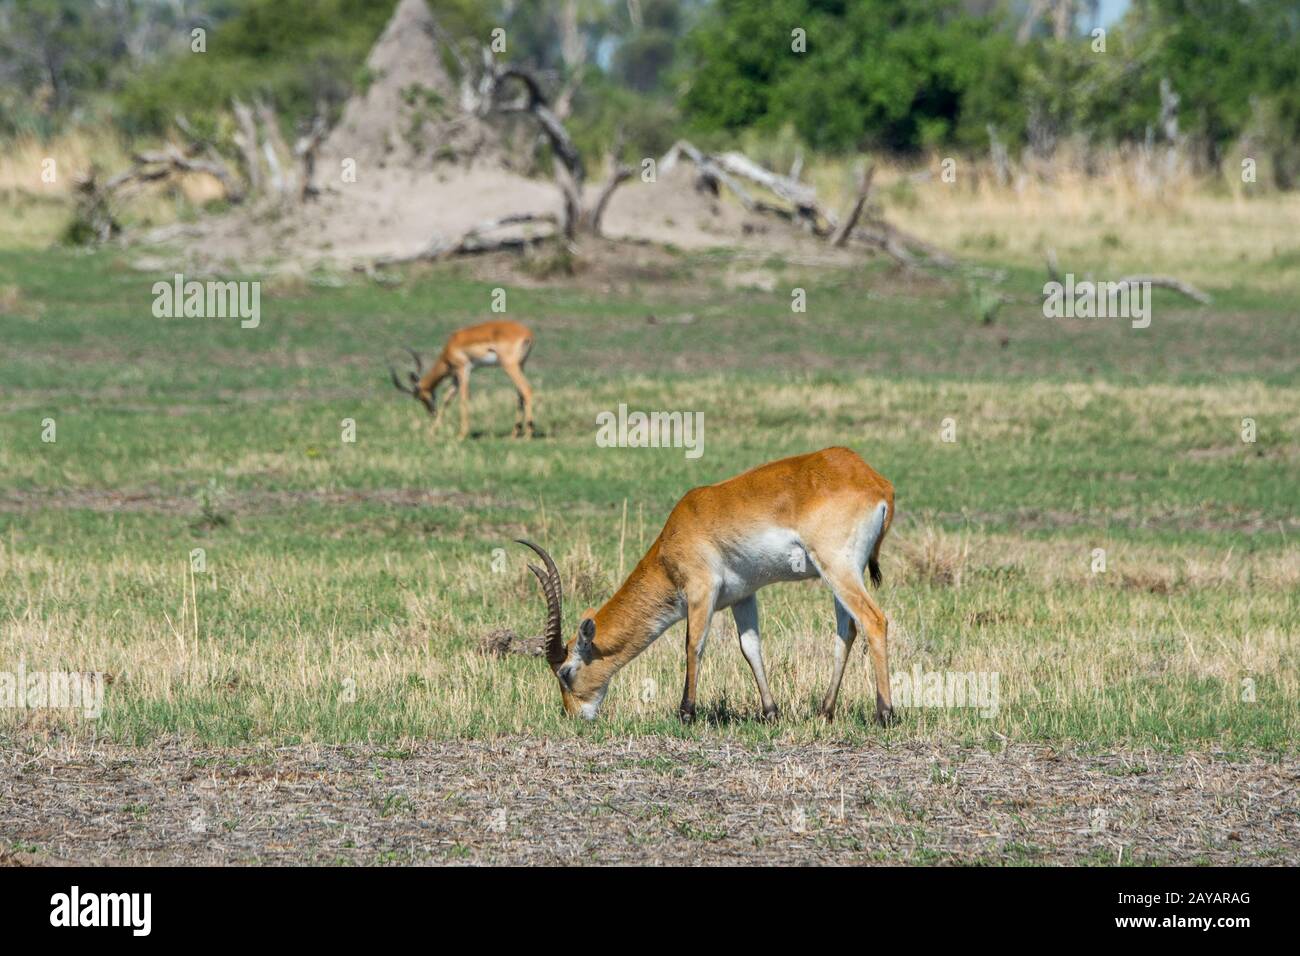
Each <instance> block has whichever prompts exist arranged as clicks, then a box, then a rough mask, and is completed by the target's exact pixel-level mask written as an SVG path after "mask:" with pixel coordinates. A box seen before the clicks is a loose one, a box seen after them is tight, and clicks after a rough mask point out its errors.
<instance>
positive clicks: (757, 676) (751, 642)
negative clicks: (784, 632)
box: [731, 594, 777, 720]
mask: <svg viewBox="0 0 1300 956" xmlns="http://www.w3.org/2000/svg"><path fill="white" fill-rule="evenodd" d="M731 616H732V617H734V618H735V619H736V634H737V636H739V638H740V652H741V653H742V654H744V655H745V660H746V661H748V662H749V669H750V670H751V671H753V672H754V683H756V684H758V697H759V699H760V700H761V701H762V702H763V719H764V720H776V714H777V710H776V701H775V700H773V699H772V692H771V691H770V690H769V689H768V687H767V672H766V671H765V670H764V668H763V645H762V642H761V641H760V640H759V636H758V598H757V597H755V596H754V595H752V594H751V595H750V596H749V597H747V598H745V600H743V601H741V602H739V603H737V604H734V605H732V608H731Z"/></svg>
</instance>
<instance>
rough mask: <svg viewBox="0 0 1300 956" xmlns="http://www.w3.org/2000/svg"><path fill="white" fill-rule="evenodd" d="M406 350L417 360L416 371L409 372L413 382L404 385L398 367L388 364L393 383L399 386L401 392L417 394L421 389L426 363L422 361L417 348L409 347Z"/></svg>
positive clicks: (408, 375) (408, 374)
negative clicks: (421, 379)
mask: <svg viewBox="0 0 1300 956" xmlns="http://www.w3.org/2000/svg"><path fill="white" fill-rule="evenodd" d="M406 351H408V352H409V353H411V358H413V359H414V360H415V371H414V372H408V373H407V377H408V378H410V380H411V384H410V385H403V384H402V382H401V380H400V379H399V378H398V377H397V369H395V368H393V367H392V366H391V365H390V366H388V374H389V375H391V376H392V378H393V384H394V385H396V386H397V390H398V391H399V392H405V393H406V394H408V395H417V394H419V390H420V378H421V376H423V375H424V363H423V362H421V361H420V356H419V355H418V354H417V353H416V351H415V349H407V350H406Z"/></svg>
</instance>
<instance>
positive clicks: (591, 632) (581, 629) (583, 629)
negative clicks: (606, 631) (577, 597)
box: [578, 617, 596, 657]
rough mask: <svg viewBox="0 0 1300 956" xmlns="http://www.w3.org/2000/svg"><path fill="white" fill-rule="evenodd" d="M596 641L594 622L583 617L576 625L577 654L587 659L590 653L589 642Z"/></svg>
mask: <svg viewBox="0 0 1300 956" xmlns="http://www.w3.org/2000/svg"><path fill="white" fill-rule="evenodd" d="M595 639H596V622H595V621H593V620H592V619H591V618H589V617H584V618H583V619H582V623H581V624H579V625H578V653H579V654H581V655H582V656H583V657H587V656H588V655H589V654H590V653H591V642H592V641H594V640H595Z"/></svg>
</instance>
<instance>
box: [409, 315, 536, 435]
mask: <svg viewBox="0 0 1300 956" xmlns="http://www.w3.org/2000/svg"><path fill="white" fill-rule="evenodd" d="M532 347H533V333H532V332H531V331H530V330H529V329H528V327H527V326H524V325H520V324H519V323H518V322H484V323H482V324H481V325H471V326H469V327H468V328H464V329H458V330H457V331H455V332H453V333H451V337H450V338H449V339H447V344H446V345H445V346H443V349H442V353H441V354H440V355H439V356H438V360H437V361H436V362H434V363H433V364H432V365H430V366H429V367H428V368H427V369H426V368H425V367H424V363H423V362H422V361H420V356H419V355H418V354H417V353H416V351H415V350H414V349H407V351H408V352H410V353H411V358H413V359H414V360H415V371H414V372H409V373H407V377H408V379H409V382H410V384H409V385H403V384H402V382H401V380H400V379H399V378H398V377H397V372H396V370H395V369H394V368H393V367H392V366H391V365H390V366H389V367H388V371H389V373H390V374H391V375H392V378H393V384H394V385H396V386H397V388H398V390H399V391H402V392H405V393H406V394H408V395H414V396H415V397H416V398H417V399H419V400H420V401H421V402H422V403H423V404H424V407H425V408H427V409H428V410H429V414H431V415H432V416H433V430H434V431H437V430H438V424H439V422H441V421H442V413H443V410H444V409H445V408H446V407H447V403H448V402H450V401H451V398H452V396H453V395H455V394H457V393H459V394H460V437H461V438H464V437H465V436H466V435H468V434H469V373H470V371H471V370H472V369H475V368H478V367H480V366H484V365H499V366H501V370H502V371H503V372H505V373H506V374H507V375H509V376H510V381H512V382H513V383H514V385H515V391H517V392H518V393H519V406H518V409H517V411H516V413H515V428H514V437H516V438H518V437H520V436H521V435H524V436H526V437H528V438H531V437H533V390H532V388H531V387H530V386H529V384H528V379H526V378H524V363H525V362H527V361H528V353H529V352H530V351H531V350H532ZM448 378H451V379H452V380H453V381H452V385H451V390H450V391H449V392H448V393H447V397H446V399H445V401H444V402H443V404H442V405H440V406H439V405H438V404H437V400H436V393H437V391H438V386H439V385H441V384H442V382H443V380H444V379H448Z"/></svg>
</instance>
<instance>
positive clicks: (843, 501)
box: [519, 448, 894, 724]
mask: <svg viewBox="0 0 1300 956" xmlns="http://www.w3.org/2000/svg"><path fill="white" fill-rule="evenodd" d="M893 518H894V487H893V485H891V484H890V483H889V482H888V481H887V480H886V479H884V478H883V477H881V476H880V475H879V474H877V473H876V472H875V471H874V470H873V469H872V468H871V466H870V465H868V464H867V463H866V462H865V461H863V460H862V459H861V458H859V457H858V456H857V455H856V454H855V453H854V452H852V451H850V450H849V449H847V448H826V449H823V450H822V451H817V452H813V453H812V454H808V455H799V456H798V457H795V458H783V459H781V460H780V461H774V462H771V463H770V464H767V465H763V466H761V467H759V468H755V469H753V470H752V471H747V472H745V473H744V474H742V475H737V476H736V477H735V478H731V479H729V480H727V481H723V482H719V483H718V484H716V485H707V486H705V487H702V488H695V489H693V490H691V491H689V492H687V493H686V495H685V496H683V498H682V499H681V500H680V501H679V502H677V505H676V507H674V508H673V510H672V513H671V514H670V515H669V516H668V521H667V523H665V524H664V528H663V530H662V531H661V532H659V537H658V538H657V539H656V540H655V543H654V544H652V545H651V546H650V550H649V551H648V552H646V555H645V557H643V558H642V559H641V561H640V563H638V564H637V566H636V567H635V568H634V569H633V571H632V573H631V574H630V575H628V578H627V580H626V581H624V582H623V585H622V587H620V588H619V589H618V591H617V592H615V594H614V596H613V597H612V598H610V599H609V600H608V601H606V602H605V603H604V604H603V605H602V606H601V607H600V609H599V610H596V611H593V610H591V609H588V610H587V611H585V612H584V613H583V615H582V620H581V623H580V624H579V625H578V633H577V636H576V637H575V638H574V639H573V640H571V641H570V642H569V644H568V645H567V646H565V644H564V642H563V639H562V638H561V635H560V631H561V612H562V593H561V589H560V575H559V572H558V571H557V570H556V567H555V562H554V561H552V560H551V557H550V555H548V554H547V553H546V552H545V551H544V550H542V549H541V548H540V547H538V546H537V545H535V544H533V543H532V542H530V541H522V540H521V541H520V542H519V543H520V544H523V545H526V546H527V547H529V548H531V549H532V550H533V551H535V552H536V553H537V554H538V556H539V557H540V558H541V559H542V562H543V563H544V564H545V565H546V570H545V571H543V570H542V569H541V568H539V567H537V566H536V565H532V564H530V565H529V566H528V567H529V569H530V570H531V571H532V572H533V574H535V575H536V576H537V579H538V580H539V581H541V583H542V591H543V592H544V594H545V596H546V635H545V640H546V659H547V661H548V662H549V663H550V665H551V669H552V670H553V671H554V672H555V676H556V677H557V678H558V679H559V681H560V693H561V695H562V697H563V700H564V709H565V712H567V713H568V714H570V715H573V716H582V717H585V718H586V719H588V720H593V719H595V717H596V713H597V711H598V710H599V709H600V705H601V701H602V700H604V698H605V693H606V691H607V690H608V688H609V682H610V679H611V678H612V677H613V676H614V674H615V673H616V672H617V671H618V669H619V668H621V667H622V666H623V665H624V664H626V663H627V662H628V661H630V660H632V658H634V657H636V656H637V655H638V654H640V653H641V652H642V651H644V650H645V649H646V648H647V647H649V646H650V645H651V644H652V643H653V642H654V640H655V639H656V638H657V637H659V635H660V634H662V633H663V632H664V631H665V630H667V628H668V627H669V626H670V625H672V624H674V623H676V622H677V621H680V620H681V619H682V618H683V617H684V618H686V687H685V689H684V690H683V692H682V702H681V706H680V708H679V711H678V713H679V715H680V716H681V718H682V720H683V721H690V720H691V719H692V718H693V717H694V716H695V678H696V673H697V670H698V668H699V663H700V659H701V657H702V656H703V654H704V643H705V640H706V639H707V638H708V634H709V623H710V620H711V619H712V617H713V612H714V611H716V610H720V609H722V608H728V607H729V608H731V613H732V615H733V616H734V617H735V619H736V631H737V633H738V634H739V635H740V650H741V653H743V654H744V655H745V660H746V661H748V662H749V666H750V668H751V669H752V670H753V672H754V681H755V682H756V683H757V684H758V694H759V697H760V698H761V699H762V702H763V715H764V717H766V718H768V719H772V718H775V716H776V713H777V707H776V702H775V701H774V700H773V699H772V693H771V691H770V690H768V686H767V677H766V675H765V673H764V671H763V654H762V649H761V646H760V643H759V636H758V600H757V598H756V597H755V593H754V592H756V591H757V590H758V589H759V588H762V587H766V586H767V585H769V584H772V583H775V582H777V581H802V580H805V579H808V578H816V577H819V576H820V577H821V578H822V580H823V581H825V582H826V584H827V585H829V587H830V589H831V592H832V593H833V594H834V596H835V628H836V631H837V633H838V635H839V639H838V640H837V641H836V644H835V668H834V672H833V673H832V675H831V684H830V688H829V689H828V690H827V691H826V696H825V698H823V700H822V705H821V714H822V716H824V717H826V718H828V719H829V718H830V717H831V716H832V715H833V714H834V712H835V700H836V698H837V697H838V696H839V690H840V681H841V679H842V678H843V677H844V664H845V661H847V660H848V656H849V649H850V648H852V647H853V641H854V639H855V638H856V637H857V635H858V631H859V630H865V631H866V632H867V641H868V646H869V649H870V651H871V663H872V667H873V669H874V670H875V675H876V719H877V720H878V721H879V722H880V723H882V724H885V723H888V722H889V721H890V720H891V718H892V716H893V708H892V706H891V704H890V695H889V663H888V654H887V651H886V634H885V632H886V622H885V615H884V613H883V612H882V611H881V610H880V608H879V607H878V606H877V605H876V602H875V601H873V600H872V599H871V595H870V594H868V593H867V589H866V586H865V585H864V584H863V581H862V574H863V571H864V570H865V569H869V570H870V572H871V580H872V581H873V583H875V584H876V585H877V586H878V585H879V584H880V564H879V556H880V544H881V542H882V541H883V540H884V538H885V533H886V532H887V531H888V530H889V525H890V523H891V522H892V521H893Z"/></svg>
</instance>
